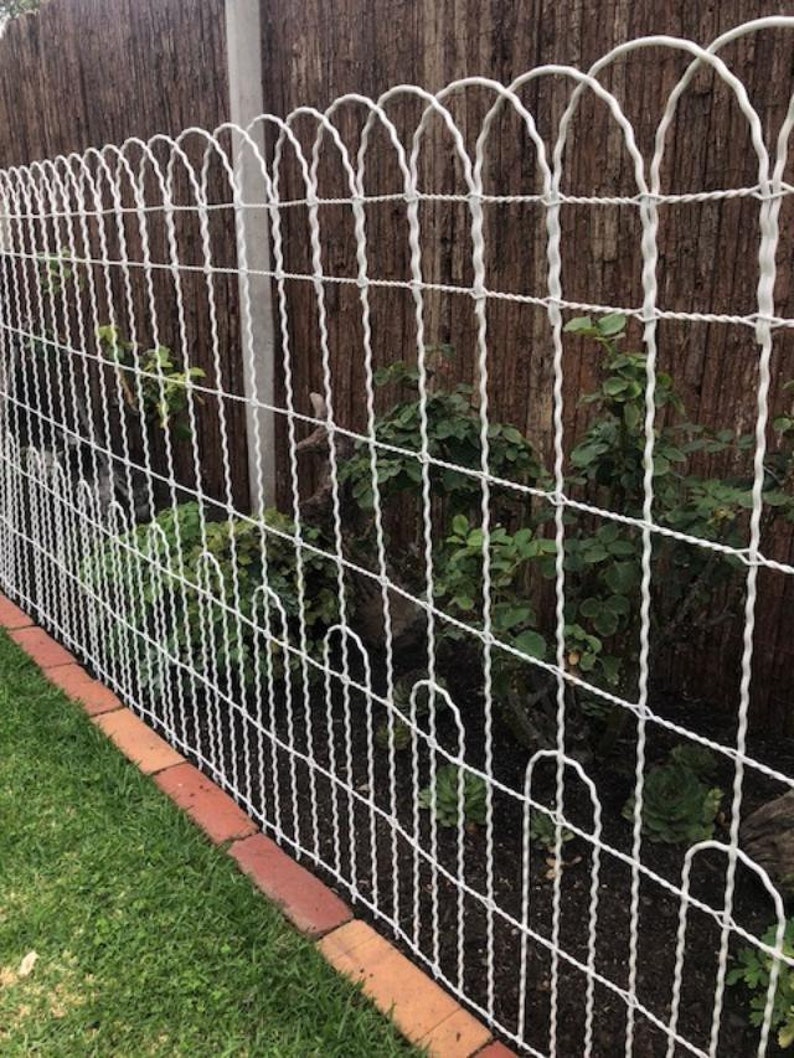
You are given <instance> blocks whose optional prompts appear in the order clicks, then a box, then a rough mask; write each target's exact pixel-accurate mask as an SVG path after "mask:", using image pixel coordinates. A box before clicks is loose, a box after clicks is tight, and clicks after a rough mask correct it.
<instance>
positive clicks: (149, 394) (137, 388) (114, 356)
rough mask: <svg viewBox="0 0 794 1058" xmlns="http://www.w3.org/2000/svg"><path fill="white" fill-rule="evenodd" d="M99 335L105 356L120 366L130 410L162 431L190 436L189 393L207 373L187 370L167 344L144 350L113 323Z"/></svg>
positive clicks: (118, 374)
mask: <svg viewBox="0 0 794 1058" xmlns="http://www.w3.org/2000/svg"><path fill="white" fill-rule="evenodd" d="M96 333H97V341H98V342H99V347H100V350H101V353H102V356H104V357H105V359H107V360H110V361H111V362H112V363H113V364H114V365H115V367H116V375H117V377H118V381H119V386H120V388H121V391H122V394H123V397H124V402H125V404H126V405H127V407H128V408H129V409H130V410H131V411H133V412H134V413H135V414H137V415H141V416H142V418H143V419H144V420H145V421H146V422H150V423H154V424H156V425H157V426H158V427H159V428H160V429H161V430H169V429H172V430H173V432H174V435H175V436H177V437H189V436H190V428H189V426H188V424H187V423H186V422H185V413H186V411H187V407H188V403H187V398H188V391H189V388H190V385H191V384H192V383H193V382H195V381H197V380H199V379H202V378H204V377H205V372H204V370H203V369H202V368H200V367H189V368H187V369H186V370H185V369H184V368H183V367H182V365H181V364H180V363H179V361H178V359H177V357H176V356H175V355H174V353H173V352H172V351H171V350H170V349H169V348H168V347H167V346H165V345H158V346H156V347H155V348H153V349H143V350H142V349H140V348H139V347H138V346H136V345H135V343H134V342H131V341H129V340H128V339H127V338H124V337H123V336H122V335H121V333H120V332H119V330H118V328H116V327H114V326H112V325H110V324H107V325H105V326H103V327H98V328H97V332H96Z"/></svg>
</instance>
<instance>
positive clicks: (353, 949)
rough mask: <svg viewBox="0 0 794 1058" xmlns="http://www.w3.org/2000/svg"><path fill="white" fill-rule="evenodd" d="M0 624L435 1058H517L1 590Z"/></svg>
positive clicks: (327, 956) (330, 958)
mask: <svg viewBox="0 0 794 1058" xmlns="http://www.w3.org/2000/svg"><path fill="white" fill-rule="evenodd" d="M0 628H3V629H5V630H6V631H7V632H8V634H9V636H10V637H11V639H12V640H14V642H15V643H16V644H17V645H18V646H20V647H21V648H22V649H23V650H24V651H25V653H26V654H27V655H28V657H30V658H31V660H32V661H34V662H35V663H36V664H37V665H38V667H39V668H40V669H41V671H42V673H43V675H44V676H45V677H46V679H47V680H49V682H50V683H52V684H54V685H55V686H56V687H58V688H59V689H60V690H61V691H63V693H64V694H65V695H66V696H67V697H68V698H71V699H72V700H73V701H75V702H78V703H79V704H80V705H81V706H82V707H83V709H84V710H85V712H86V713H87V714H88V716H89V717H90V718H91V721H92V723H93V724H95V725H96V726H97V727H98V728H100V729H101V730H102V731H103V732H104V733H105V735H107V737H108V738H109V739H110V740H111V742H113V743H114V744H115V745H116V747H117V748H118V749H119V750H120V751H121V752H122V753H123V754H124V755H125V757H127V758H128V759H129V760H130V761H131V762H132V763H133V764H135V765H137V767H138V768H139V769H140V770H141V771H142V772H143V773H144V774H145V775H150V776H152V778H153V779H154V782H155V783H156V784H157V785H158V786H159V787H160V789H161V790H162V791H163V792H164V793H165V794H166V795H167V796H168V797H169V798H170V799H171V800H172V801H173V802H174V804H176V805H177V806H178V807H179V808H181V809H182V811H183V812H185V813H186V814H187V815H188V816H189V817H190V818H191V819H192V820H193V822H194V823H195V824H196V825H197V826H198V827H200V828H201V829H202V830H203V831H204V833H205V834H206V835H207V837H208V838H209V839H210V841H212V842H213V843H214V844H215V845H218V846H220V847H221V848H222V849H223V850H224V851H226V852H227V853H228V854H229V855H230V856H231V857H232V859H233V860H234V861H235V862H236V863H237V865H238V867H239V868H240V870H242V871H243V872H244V873H245V874H246V875H248V877H249V878H250V879H251V881H252V882H253V884H254V885H255V886H256V888H257V889H259V890H260V891H261V892H262V893H263V894H264V895H265V896H266V897H267V898H268V899H269V900H271V901H272V902H273V903H274V904H276V906H277V907H279V908H280V910H281V911H282V912H283V914H284V915H285V916H286V917H287V918H288V919H289V921H290V922H291V923H292V924H293V925H294V926H295V927H296V928H297V929H298V930H299V931H300V932H301V933H303V934H304V935H305V936H307V937H308V938H310V939H311V940H312V941H313V942H314V944H315V946H316V948H317V949H318V951H320V952H321V953H322V955H323V956H324V957H325V959H326V961H327V962H328V963H329V964H330V965H331V966H333V967H334V969H336V970H337V971H338V972H339V973H341V974H343V975H344V976H345V977H347V978H349V979H350V980H352V981H354V982H355V983H357V984H360V985H361V988H362V991H363V993H364V995H366V996H367V997H368V998H369V999H370V1000H372V1002H373V1003H374V1004H375V1006H376V1007H377V1008H378V1009H379V1010H380V1011H381V1012H382V1013H383V1014H385V1015H386V1016H387V1017H388V1018H390V1019H391V1020H392V1021H393V1022H394V1024H395V1025H396V1026H397V1028H398V1029H399V1030H400V1032H401V1033H402V1034H403V1035H404V1036H405V1037H406V1039H408V1040H409V1041H410V1042H411V1043H415V1044H418V1045H419V1046H421V1047H426V1048H427V1051H428V1054H429V1055H430V1058H473V1056H475V1055H476V1058H516V1056H515V1054H514V1053H513V1052H512V1051H510V1050H508V1048H507V1047H505V1046H504V1044H502V1043H499V1042H497V1041H495V1040H494V1039H493V1036H492V1034H491V1031H490V1029H488V1028H487V1027H486V1026H485V1025H483V1024H482V1023H481V1022H480V1021H478V1020H477V1019H476V1018H475V1017H473V1015H471V1014H470V1013H469V1012H468V1011H467V1010H464V1008H463V1007H462V1006H461V1005H460V1004H459V1003H458V1002H457V1001H456V1000H455V999H454V998H453V997H452V996H451V995H449V993H447V992H445V991H444V989H443V988H441V986H440V985H438V984H437V983H436V982H435V981H433V980H432V978H431V977H429V976H428V975H427V974H426V973H425V972H424V971H423V970H421V969H420V968H419V967H418V966H415V965H414V964H413V963H412V962H411V961H410V960H409V959H407V958H406V957H405V956H404V955H403V954H402V953H401V952H399V951H398V950H397V949H396V948H395V947H394V945H393V944H390V943H389V942H388V941H387V940H386V939H385V938H384V937H381V936H380V934H379V933H376V932H375V930H374V929H372V927H371V926H369V925H367V924H366V923H365V922H362V921H361V920H359V919H356V918H355V917H354V915H353V912H352V910H351V909H350V907H349V906H348V905H347V904H346V903H345V902H344V901H343V900H342V899H341V898H340V897H339V896H337V894H336V893H334V892H333V890H331V889H330V888H329V887H328V886H327V885H325V884H324V883H323V882H321V881H320V879H319V878H316V877H315V876H314V875H313V874H311V873H310V872H309V871H307V870H306V868H305V867H301V866H300V864H298V863H296V862H295V860H293V859H292V858H291V857H290V856H288V855H287V854H286V853H285V852H284V851H283V850H282V849H281V848H279V846H278V845H277V844H276V843H275V842H274V841H272V840H271V839H270V838H268V837H266V835H264V834H262V833H261V832H260V831H259V828H258V827H257V825H256V824H255V823H254V822H253V820H252V819H250V818H249V817H248V816H247V815H246V814H245V812H244V811H243V810H242V809H241V808H240V807H239V806H238V805H237V804H236V803H235V802H234V801H233V800H232V798H231V797H230V796H229V795H228V794H227V793H225V792H224V791H223V790H221V789H220V788H219V787H218V786H216V785H215V784H214V783H213V782H212V781H211V780H210V779H208V778H207V776H206V775H204V774H203V773H202V772H200V771H199V770H198V768H195V767H193V765H192V764H189V763H188V762H187V761H186V760H185V759H184V757H183V756H182V755H181V754H180V753H178V752H177V751H176V750H175V749H174V748H173V747H172V746H170V745H169V744H168V743H167V742H166V741H165V740H164V739H162V738H161V737H160V736H159V735H157V734H155V732H154V731H152V730H151V728H149V727H147V726H146V724H145V723H144V722H143V721H142V720H141V719H139V718H138V717H137V716H136V715H135V714H134V713H132V712H131V711H130V710H129V709H127V707H126V706H124V705H123V703H122V702H121V700H120V699H119V698H117V697H116V695H115V694H113V692H112V691H110V690H109V689H108V688H107V687H105V686H104V684H102V683H100V682H99V681H98V680H95V679H93V678H92V677H91V676H89V674H88V673H87V672H86V671H85V669H84V668H82V667H81V666H80V665H79V664H78V663H77V661H76V660H75V658H74V657H73V656H72V655H71V654H70V653H69V652H68V651H67V650H65V649H64V648H63V647H62V646H61V645H60V643H57V642H56V641H55V640H54V639H53V638H52V637H51V636H50V635H48V633H47V632H45V631H44V629H42V628H39V627H37V626H36V625H35V624H34V623H33V621H32V620H31V618H30V617H28V615H27V614H26V613H24V611H22V610H21V609H20V608H19V607H18V606H16V605H15V604H14V603H13V602H11V600H10V599H8V598H6V597H5V596H4V595H0Z"/></svg>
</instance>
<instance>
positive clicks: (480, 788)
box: [419, 764, 487, 827]
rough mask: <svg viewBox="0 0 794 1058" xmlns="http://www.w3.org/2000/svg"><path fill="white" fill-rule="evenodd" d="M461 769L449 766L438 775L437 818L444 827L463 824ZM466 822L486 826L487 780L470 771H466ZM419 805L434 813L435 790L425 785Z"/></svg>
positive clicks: (464, 807) (464, 803)
mask: <svg viewBox="0 0 794 1058" xmlns="http://www.w3.org/2000/svg"><path fill="white" fill-rule="evenodd" d="M460 784H461V779H460V769H459V768H458V767H457V765H455V764H446V765H444V767H443V768H439V769H438V771H437V772H436V781H435V817H436V820H437V821H438V822H439V823H440V824H441V826H442V827H456V826H458V825H459V823H460V821H461V811H460V809H461V804H460V793H461V790H460ZM462 792H463V806H462V807H463V819H464V820H465V822H467V823H484V822H485V811H486V800H487V787H486V784H485V780H484V779H481V778H480V776H479V775H474V774H472V773H471V772H470V771H467V770H466V769H464V771H463V791H462ZM419 805H420V807H422V808H427V809H429V810H430V811H433V808H434V805H433V787H431V786H426V787H425V789H424V790H421V791H420V793H419Z"/></svg>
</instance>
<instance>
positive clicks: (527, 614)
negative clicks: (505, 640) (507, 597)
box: [492, 603, 532, 632]
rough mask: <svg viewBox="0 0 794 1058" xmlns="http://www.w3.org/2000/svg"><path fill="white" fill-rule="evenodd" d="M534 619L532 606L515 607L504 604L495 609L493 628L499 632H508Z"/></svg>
mask: <svg viewBox="0 0 794 1058" xmlns="http://www.w3.org/2000/svg"><path fill="white" fill-rule="evenodd" d="M531 617H532V607H531V606H513V605H511V604H510V603H502V604H500V605H497V606H495V607H494V609H493V615H492V618H493V626H494V628H495V629H496V630H497V632H508V631H509V630H510V629H511V628H515V627H516V626H517V625H520V624H524V622H525V621H528V620H529V619H530V618H531Z"/></svg>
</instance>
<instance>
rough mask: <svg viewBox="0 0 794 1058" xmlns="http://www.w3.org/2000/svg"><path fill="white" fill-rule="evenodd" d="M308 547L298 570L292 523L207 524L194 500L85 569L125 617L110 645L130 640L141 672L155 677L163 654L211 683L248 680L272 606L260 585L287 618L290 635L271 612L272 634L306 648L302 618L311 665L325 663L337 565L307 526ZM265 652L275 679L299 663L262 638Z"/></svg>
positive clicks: (336, 603) (335, 606) (114, 543)
mask: <svg viewBox="0 0 794 1058" xmlns="http://www.w3.org/2000/svg"><path fill="white" fill-rule="evenodd" d="M302 540H303V542H304V543H305V544H307V545H309V547H306V548H302V549H301V562H300V564H299V562H298V547H297V545H296V543H295V540H294V525H293V523H292V521H291V520H290V519H289V518H287V517H286V516H285V515H283V514H280V513H279V512H278V511H275V510H268V511H266V512H265V514H264V516H263V517H262V518H261V519H259V520H256V521H252V520H249V519H243V518H237V519H229V520H227V521H217V522H206V521H205V519H204V516H203V515H202V511H201V509H200V507H199V505H198V504H197V503H194V502H190V503H185V504H182V505H181V506H179V507H176V508H167V509H166V510H164V511H162V512H161V513H160V514H159V515H158V516H157V518H156V519H155V521H154V523H153V525H142V526H139V527H138V528H136V529H134V530H133V531H132V532H130V533H127V534H125V535H123V536H121V537H115V538H110V539H109V540H108V541H107V543H106V544H105V545H104V546H103V547H102V549H101V551H100V552H99V554H97V555H95V556H94V557H93V558H92V559H91V560H90V561H89V563H88V567H87V575H88V578H89V580H90V581H91V582H93V584H94V586H95V587H96V588H97V589H99V590H102V588H103V585H105V586H107V585H109V587H110V593H111V598H110V600H109V602H110V604H111V608H112V610H113V612H114V613H116V614H118V615H119V617H120V618H121V620H120V621H119V622H117V624H116V628H115V630H114V632H113V634H112V636H111V643H114V642H115V649H116V650H117V651H121V649H122V646H123V645H124V643H123V642H122V641H126V647H127V648H129V647H130V645H131V646H132V649H134V650H136V652H138V653H139V654H140V653H141V652H142V653H143V655H144V656H143V657H139V663H140V665H141V667H142V669H143V670H144V671H150V672H152V673H157V672H159V662H160V658H159V655H160V653H161V650H165V651H166V652H167V653H168V654H170V655H171V656H172V657H174V658H178V659H180V660H183V661H185V662H188V660H189V663H190V666H191V667H192V668H193V669H194V670H195V671H196V672H197V673H198V674H199V675H200V676H203V677H205V678H209V679H213V680H216V679H218V678H220V677H221V676H231V674H232V673H234V672H237V671H240V672H242V674H243V678H244V679H246V680H250V679H251V678H252V676H253V668H254V667H253V650H254V647H255V645H256V643H255V640H256V633H255V631H254V628H253V627H252V624H259V625H260V627H261V625H262V622H263V620H264V611H265V607H266V606H267V605H268V604H269V600H268V598H266V597H265V596H264V594H263V591H262V586H263V585H265V584H266V585H267V586H268V588H269V590H270V591H271V592H272V593H273V595H274V596H275V597H276V598H277V599H278V603H279V604H280V606H281V608H282V610H283V614H284V618H285V619H286V628H284V627H283V621H282V619H281V615H280V614H279V612H278V610H277V607H276V606H275V605H272V604H271V605H270V630H271V633H272V636H275V637H276V638H278V639H281V640H282V641H285V642H287V643H289V644H290V646H291V647H293V648H294V649H295V650H298V649H299V648H300V628H301V615H302V618H303V627H304V632H305V636H306V645H307V650H308V653H309V655H310V656H311V657H313V658H315V659H321V657H322V647H323V639H324V636H325V633H326V632H327V630H328V628H329V627H330V626H331V625H333V624H335V623H336V622H337V621H338V620H339V617H340V611H341V603H340V597H339V582H338V577H337V566H336V563H335V561H334V560H333V559H331V558H328V557H326V556H325V555H323V554H318V553H316V552H315V551H313V550H311V547H312V546H314V547H317V546H319V544H320V542H321V541H320V534H319V531H318V530H315V529H312V528H311V527H306V528H304V529H303V532H302ZM207 556H210V558H209V559H208V557H207ZM119 571H121V575H120V576H119ZM301 583H302V585H303V591H302V592H301ZM269 598H270V600H272V596H271V597H269ZM236 612H239V614H240V615H241V617H242V620H238V619H237V617H236V615H235V614H236ZM130 627H131V628H133V629H139V630H141V631H143V632H145V633H147V635H148V636H150V637H153V638H154V639H155V643H152V644H149V643H148V642H147V641H146V640H144V639H141V638H140V637H139V636H136V635H135V633H134V632H131V631H130ZM259 646H260V648H262V649H263V651H264V653H265V655H266V657H267V658H268V659H270V660H272V661H273V662H274V669H273V670H272V671H273V673H274V675H277V676H281V675H283V674H284V672H285V670H286V669H293V670H294V669H297V667H298V666H299V664H300V659H299V657H298V656H297V655H296V654H295V653H292V652H290V651H286V652H285V650H284V648H283V647H281V646H279V644H277V643H275V642H273V641H272V640H270V641H266V640H265V637H262V638H260V642H259ZM311 671H313V670H312V667H310V672H311Z"/></svg>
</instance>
